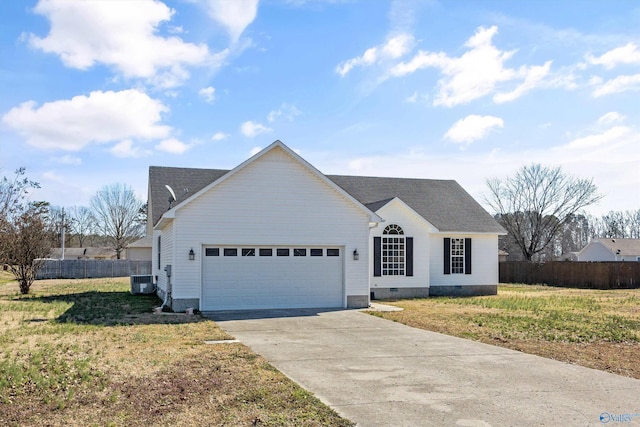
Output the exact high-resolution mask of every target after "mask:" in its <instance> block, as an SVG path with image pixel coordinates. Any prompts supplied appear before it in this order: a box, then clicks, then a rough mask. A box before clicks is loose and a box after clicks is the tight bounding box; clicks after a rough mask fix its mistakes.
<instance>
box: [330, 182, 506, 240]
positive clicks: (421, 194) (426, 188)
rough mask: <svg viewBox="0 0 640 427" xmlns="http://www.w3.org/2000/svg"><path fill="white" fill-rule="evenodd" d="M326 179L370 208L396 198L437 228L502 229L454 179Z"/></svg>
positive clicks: (494, 231)
mask: <svg viewBox="0 0 640 427" xmlns="http://www.w3.org/2000/svg"><path fill="white" fill-rule="evenodd" d="M327 178H329V179H330V180H332V181H333V182H335V183H336V184H338V185H339V186H340V187H342V189H343V190H345V191H346V192H347V193H349V194H351V195H352V196H353V197H354V198H355V199H357V200H359V201H360V203H362V204H364V205H366V206H367V207H369V208H370V209H371V208H372V207H375V208H376V209H375V210H377V209H380V207H382V206H384V205H385V204H386V203H388V202H389V201H390V200H391V199H393V198H394V197H397V198H399V199H400V200H402V201H403V202H404V203H406V204H407V205H408V206H410V207H411V209H413V210H414V211H416V212H417V213H418V214H419V215H421V216H422V217H423V218H424V219H426V220H427V221H429V222H430V223H431V224H433V225H434V226H435V227H436V228H437V229H438V230H440V231H461V232H475V233H504V232H505V230H504V229H503V228H502V227H501V226H500V225H499V224H498V223H497V222H496V221H495V220H494V219H493V217H491V215H489V213H488V212H487V211H485V210H484V209H483V208H482V206H480V204H479V203H478V202H476V201H475V199H474V198H473V197H471V196H470V195H469V193H467V192H466V191H465V190H464V189H463V188H462V187H461V186H460V184H458V183H457V182H456V181H453V180H438V179H413V178H379V177H368V176H344V175H327ZM372 210H373V209H372Z"/></svg>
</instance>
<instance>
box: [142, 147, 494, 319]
mask: <svg viewBox="0 0 640 427" xmlns="http://www.w3.org/2000/svg"><path fill="white" fill-rule="evenodd" d="M167 185H168V186H170V187H171V189H172V191H173V192H174V194H175V196H176V198H177V200H175V201H174V200H173V197H172V196H171V195H170V192H169V191H168V189H167V188H166V186H167ZM147 223H148V230H147V233H148V235H149V236H153V259H152V263H153V272H154V273H153V274H154V275H155V277H156V282H157V286H158V294H159V296H160V297H161V298H165V297H166V299H167V300H168V303H169V304H170V305H171V307H172V308H173V310H175V311H182V310H184V309H186V308H188V307H193V308H198V309H200V310H203V311H207V310H234V309H260V308H302V307H367V306H368V304H369V300H370V297H373V298H387V297H414V296H429V295H486V294H495V293H496V292H497V284H498V235H500V234H504V233H505V231H504V229H503V228H502V227H501V226H500V225H499V224H498V223H497V222H496V221H495V220H494V219H493V218H492V217H491V216H490V215H489V214H488V213H487V212H486V211H485V210H484V209H483V208H482V207H481V206H480V205H479V204H478V203H477V202H476V201H475V200H474V199H473V198H472V197H471V196H470V195H469V194H468V193H467V192H465V191H464V189H462V187H460V185H458V183H456V182H455V181H451V180H449V181H447V180H425V179H404V178H376V177H354V176H331V175H324V174H322V173H321V172H319V171H318V170H317V169H315V168H314V167H313V166H312V165H310V164H309V163H307V162H306V161H305V160H304V159H302V158H301V157H300V156H299V155H298V154H296V153H294V152H293V151H292V150H291V149H289V148H288V147H287V146H286V145H284V144H283V143H282V142H280V141H276V142H274V143H273V144H271V145H270V146H269V147H267V148H265V149H264V150H262V151H261V152H259V153H258V154H256V155H255V156H253V157H251V158H250V159H248V160H247V161H245V162H243V163H242V164H240V165H239V166H237V167H236V168H234V169H232V170H218V169H187V168H168V167H150V168H149V205H148V222H147Z"/></svg>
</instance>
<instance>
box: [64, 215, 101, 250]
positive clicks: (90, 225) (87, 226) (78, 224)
mask: <svg viewBox="0 0 640 427" xmlns="http://www.w3.org/2000/svg"><path fill="white" fill-rule="evenodd" d="M69 219H70V221H69V223H70V224H71V233H72V234H73V236H74V237H75V238H76V239H77V240H78V247H83V246H84V243H85V239H86V238H87V237H88V236H90V235H91V234H93V232H94V231H95V225H96V218H95V216H94V215H93V212H91V209H89V208H88V207H86V206H73V207H72V208H70V209H69Z"/></svg>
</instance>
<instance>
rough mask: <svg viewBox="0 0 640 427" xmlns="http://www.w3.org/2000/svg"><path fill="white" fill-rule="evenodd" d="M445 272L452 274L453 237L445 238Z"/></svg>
mask: <svg viewBox="0 0 640 427" xmlns="http://www.w3.org/2000/svg"><path fill="white" fill-rule="evenodd" d="M444 274H451V239H450V238H449V237H445V238H444Z"/></svg>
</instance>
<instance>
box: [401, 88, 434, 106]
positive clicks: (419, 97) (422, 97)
mask: <svg viewBox="0 0 640 427" xmlns="http://www.w3.org/2000/svg"><path fill="white" fill-rule="evenodd" d="M428 100H429V95H427V94H419V93H418V92H417V91H416V92H413V93H412V94H411V95H410V96H408V97H406V98H405V99H404V102H407V103H409V104H415V103H417V102H426V101H428Z"/></svg>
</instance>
